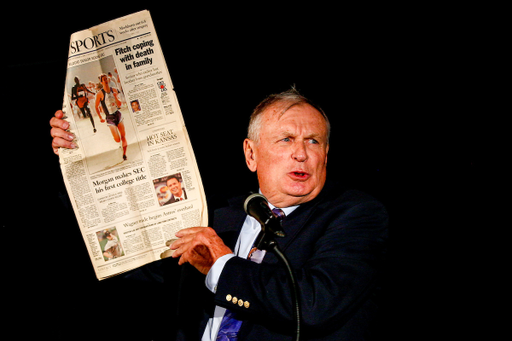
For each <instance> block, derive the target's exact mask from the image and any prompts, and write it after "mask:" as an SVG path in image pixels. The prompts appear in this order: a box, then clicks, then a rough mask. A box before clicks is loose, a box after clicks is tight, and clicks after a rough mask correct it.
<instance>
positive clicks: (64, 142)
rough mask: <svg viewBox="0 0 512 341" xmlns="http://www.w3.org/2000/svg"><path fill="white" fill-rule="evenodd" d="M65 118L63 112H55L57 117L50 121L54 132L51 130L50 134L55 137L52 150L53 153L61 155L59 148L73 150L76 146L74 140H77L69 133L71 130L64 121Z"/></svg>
mask: <svg viewBox="0 0 512 341" xmlns="http://www.w3.org/2000/svg"><path fill="white" fill-rule="evenodd" d="M63 117H64V113H63V112H62V110H57V111H56V112H55V116H54V117H52V119H51V120H50V125H51V126H52V130H50V134H51V135H52V137H53V140H52V148H53V152H54V153H55V154H57V155H59V147H62V148H68V149H73V148H75V147H76V145H75V144H74V143H73V139H74V138H75V137H74V136H73V134H71V133H69V132H67V131H66V130H67V129H69V123H68V122H66V121H64V120H63V119H62V118H63Z"/></svg>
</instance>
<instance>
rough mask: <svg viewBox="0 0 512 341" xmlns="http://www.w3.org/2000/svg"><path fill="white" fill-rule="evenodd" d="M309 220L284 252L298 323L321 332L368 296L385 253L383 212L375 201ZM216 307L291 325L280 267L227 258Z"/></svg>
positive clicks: (347, 316) (283, 272) (345, 317)
mask: <svg viewBox="0 0 512 341" xmlns="http://www.w3.org/2000/svg"><path fill="white" fill-rule="evenodd" d="M309 219H310V222H309V223H308V224H309V225H308V228H305V229H303V231H301V232H300V233H299V235H298V236H297V237H296V238H295V239H294V240H293V242H292V243H291V244H290V246H289V247H287V248H286V249H285V250H284V253H285V254H286V255H287V256H288V258H289V260H290V262H291V263H292V267H293V268H294V273H295V276H296V280H297V282H298V286H299V291H300V292H299V300H300V304H301V309H302V323H303V325H304V326H306V327H309V328H314V329H322V328H328V327H329V326H332V324H333V323H337V324H339V323H343V321H347V320H348V319H350V318H351V316H352V315H353V314H354V313H355V312H356V311H357V310H358V308H359V307H360V306H361V305H362V304H364V302H365V301H366V300H367V299H368V297H369V296H370V295H371V293H372V291H373V289H374V287H375V279H376V277H377V275H378V272H379V268H380V265H381V261H382V258H383V253H384V250H385V240H386V234H387V213H386V211H385V209H384V207H383V206H382V205H381V204H380V203H379V202H377V201H371V200H366V201H362V202H356V203H350V204H347V203H344V204H340V205H337V206H335V207H334V208H330V209H327V210H326V211H322V210H319V209H317V212H316V213H315V214H313V215H312V216H311V217H310V218H309ZM267 257H268V255H267ZM215 303H216V304H217V305H220V306H223V307H226V308H229V309H231V310H235V311H237V312H238V313H240V314H242V316H243V314H249V315H252V316H253V318H254V316H255V315H257V318H260V319H263V320H267V321H272V323H288V322H289V323H292V321H293V309H292V299H291V291H290V284H289V280H288V277H287V274H286V270H285V269H284V266H283V265H281V264H278V263H277V264H276V263H274V264H271V263H266V262H263V263H262V264H256V263H253V262H251V261H249V260H246V259H241V258H239V257H234V258H232V259H230V260H229V261H228V262H227V263H226V265H225V267H224V270H223V272H222V274H221V276H220V279H219V283H218V287H217V292H216V295H215Z"/></svg>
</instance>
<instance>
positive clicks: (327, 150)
mask: <svg viewBox="0 0 512 341" xmlns="http://www.w3.org/2000/svg"><path fill="white" fill-rule="evenodd" d="M328 154H329V145H327V147H326V148H325V164H326V165H327V155H328Z"/></svg>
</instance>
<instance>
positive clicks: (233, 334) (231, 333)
mask: <svg viewBox="0 0 512 341" xmlns="http://www.w3.org/2000/svg"><path fill="white" fill-rule="evenodd" d="M272 213H274V215H275V216H276V217H278V218H279V219H280V220H281V221H282V220H283V218H284V217H285V216H286V215H285V213H284V212H283V210H282V209H280V208H274V209H273V210H272ZM264 252H265V251H261V250H258V249H256V248H255V247H253V248H252V250H251V251H250V252H249V256H248V257H247V258H249V259H250V260H251V261H253V262H256V263H261V261H262V260H263V257H264V256H265V253H264ZM241 326H242V321H240V320H237V319H236V313H235V312H233V311H231V310H229V309H226V313H225V314H224V317H223V318H222V322H221V323H220V327H219V333H218V334H217V341H238V331H239V330H240V327H241Z"/></svg>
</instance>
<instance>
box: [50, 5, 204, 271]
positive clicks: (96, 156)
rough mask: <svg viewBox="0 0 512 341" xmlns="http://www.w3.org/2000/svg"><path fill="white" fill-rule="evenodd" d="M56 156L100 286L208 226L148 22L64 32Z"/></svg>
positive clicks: (122, 21) (132, 18)
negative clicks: (64, 138)
mask: <svg viewBox="0 0 512 341" xmlns="http://www.w3.org/2000/svg"><path fill="white" fill-rule="evenodd" d="M62 110H63V112H64V113H65V119H66V120H67V121H68V122H69V123H70V129H69V132H70V133H72V134H73V135H74V136H75V140H74V143H75V145H76V146H77V147H76V148H75V149H63V148H61V149H60V151H59V160H60V166H61V170H62V174H63V177H64V182H65V185H66V189H67V191H68V194H69V197H70V200H71V203H72V206H73V210H74V213H75V215H76V218H77V220H78V224H79V226H80V229H81V232H82V236H83V238H84V241H85V244H86V246H87V250H88V252H89V256H90V258H91V261H92V264H93V267H94V270H95V272H96V276H97V278H98V279H99V280H102V279H105V278H108V277H110V276H114V275H117V274H120V273H122V272H125V271H129V270H131V269H135V268H137V267H140V266H142V265H144V264H147V263H150V262H153V261H156V260H159V259H160V255H161V253H163V252H164V251H167V250H169V248H168V247H167V246H166V245H165V243H166V241H168V240H170V239H173V238H175V233H176V232H177V231H179V230H180V229H183V228H186V227H193V226H207V224H208V217H207V207H206V200H205V194H204V189H203V184H202V181H201V177H200V174H199V170H198V167H197V163H196V159H195V156H194V152H193V150H192V146H191V143H190V140H189V136H188V133H187V130H186V127H185V123H184V120H183V116H182V113H181V110H180V107H179V105H178V101H177V97H176V94H175V92H174V87H173V84H172V82H171V79H170V76H169V72H168V69H167V66H166V63H165V60H164V56H163V54H162V51H161V47H160V43H159V41H158V38H157V35H156V32H155V28H154V26H153V22H152V20H151V16H150V14H149V12H148V11H141V12H138V13H135V14H132V15H128V16H126V17H123V18H119V19H116V20H112V21H110V22H107V23H104V24H101V25H98V26H95V27H93V28H90V29H88V30H84V31H80V32H77V33H74V34H73V35H71V41H70V46H69V55H68V65H67V74H66V84H65V90H64V100H63V109H62Z"/></svg>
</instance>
